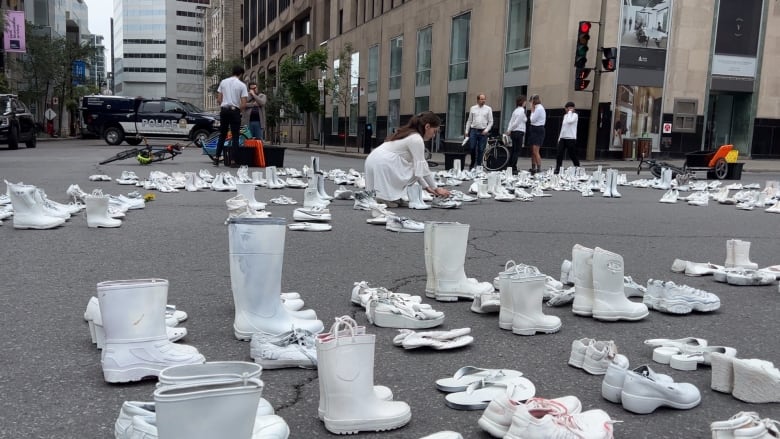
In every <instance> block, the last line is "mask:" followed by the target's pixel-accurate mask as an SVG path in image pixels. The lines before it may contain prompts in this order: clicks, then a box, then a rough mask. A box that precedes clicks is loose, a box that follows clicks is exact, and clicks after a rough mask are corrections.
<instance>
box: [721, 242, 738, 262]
mask: <svg viewBox="0 0 780 439" xmlns="http://www.w3.org/2000/svg"><path fill="white" fill-rule="evenodd" d="M734 241H736V239H727V240H726V262H725V263H724V264H723V266H725V267H733V266H734Z"/></svg>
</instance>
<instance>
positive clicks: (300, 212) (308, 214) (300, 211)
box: [293, 207, 331, 221]
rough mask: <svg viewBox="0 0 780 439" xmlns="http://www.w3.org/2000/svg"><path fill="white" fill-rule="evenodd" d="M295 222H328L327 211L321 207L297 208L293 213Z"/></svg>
mask: <svg viewBox="0 0 780 439" xmlns="http://www.w3.org/2000/svg"><path fill="white" fill-rule="evenodd" d="M293 219H294V220H295V221H330V220H331V215H330V210H329V209H324V208H321V207H299V208H297V209H295V210H294V211H293Z"/></svg>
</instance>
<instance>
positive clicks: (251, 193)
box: [236, 183, 265, 210]
mask: <svg viewBox="0 0 780 439" xmlns="http://www.w3.org/2000/svg"><path fill="white" fill-rule="evenodd" d="M236 191H237V192H238V194H239V195H243V196H244V198H246V202H247V205H249V207H250V208H252V209H254V210H264V209H265V203H261V202H259V201H257V200H256V199H255V184H254V183H236Z"/></svg>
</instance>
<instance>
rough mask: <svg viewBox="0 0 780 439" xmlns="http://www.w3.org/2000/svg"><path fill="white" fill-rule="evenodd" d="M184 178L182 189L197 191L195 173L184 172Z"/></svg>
mask: <svg viewBox="0 0 780 439" xmlns="http://www.w3.org/2000/svg"><path fill="white" fill-rule="evenodd" d="M184 175H185V177H186V180H184V190H186V191H187V192H197V191H198V190H199V189H200V188H199V187H198V185H196V184H195V177H196V175H197V174H195V173H194V172H185V173H184Z"/></svg>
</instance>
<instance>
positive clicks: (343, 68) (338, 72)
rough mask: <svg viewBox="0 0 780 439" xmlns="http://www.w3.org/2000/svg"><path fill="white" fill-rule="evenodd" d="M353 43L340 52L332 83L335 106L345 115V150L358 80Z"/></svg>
mask: <svg viewBox="0 0 780 439" xmlns="http://www.w3.org/2000/svg"><path fill="white" fill-rule="evenodd" d="M353 52H354V49H353V47H352V43H349V42H348V43H346V44H345V45H344V47H343V48H342V49H341V52H339V55H338V58H337V59H336V63H335V64H336V65H335V68H334V69H333V81H332V82H331V83H330V91H331V97H332V99H333V102H334V104H336V105H337V106H339V105H340V106H341V107H342V108H343V110H344V111H343V113H342V114H343V115H344V150H346V149H347V140H348V139H349V136H348V134H349V114H350V111H349V109H350V105H352V100H353V99H354V98H355V95H354V93H353V91H352V83H353V82H354V80H356V79H357V78H355V77H353V76H354V75H353V74H352V53H353Z"/></svg>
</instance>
